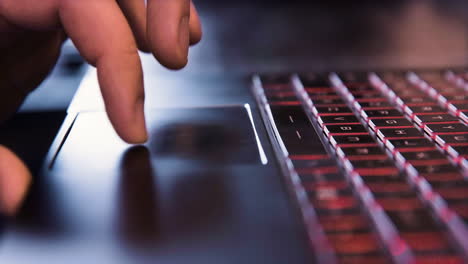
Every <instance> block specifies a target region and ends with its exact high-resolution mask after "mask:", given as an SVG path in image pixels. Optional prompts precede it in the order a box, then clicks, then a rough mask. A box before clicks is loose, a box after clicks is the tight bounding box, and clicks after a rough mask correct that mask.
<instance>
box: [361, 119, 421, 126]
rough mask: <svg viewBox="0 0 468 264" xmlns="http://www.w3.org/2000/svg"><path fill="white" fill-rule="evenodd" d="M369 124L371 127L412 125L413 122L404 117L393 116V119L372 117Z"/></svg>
mask: <svg viewBox="0 0 468 264" xmlns="http://www.w3.org/2000/svg"><path fill="white" fill-rule="evenodd" d="M369 126H371V127H372V128H374V129H375V128H392V127H405V128H411V127H414V125H413V123H411V122H410V121H408V120H407V119H406V118H394V119H372V120H370V121H369Z"/></svg>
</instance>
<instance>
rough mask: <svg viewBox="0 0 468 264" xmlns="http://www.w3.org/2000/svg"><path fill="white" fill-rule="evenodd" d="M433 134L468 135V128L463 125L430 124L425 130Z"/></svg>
mask: <svg viewBox="0 0 468 264" xmlns="http://www.w3.org/2000/svg"><path fill="white" fill-rule="evenodd" d="M424 129H425V130H426V131H428V132H429V133H432V134H436V135H438V134H445V135H451V134H452V135H453V134H468V127H467V126H466V125H464V124H462V123H455V124H429V125H426V127H425V128H424Z"/></svg>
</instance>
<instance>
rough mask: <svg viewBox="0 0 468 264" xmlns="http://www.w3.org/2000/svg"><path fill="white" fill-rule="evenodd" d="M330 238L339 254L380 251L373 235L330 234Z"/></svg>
mask: <svg viewBox="0 0 468 264" xmlns="http://www.w3.org/2000/svg"><path fill="white" fill-rule="evenodd" d="M328 238H329V240H330V243H331V244H332V247H334V248H335V250H336V252H337V253H338V254H366V253H371V252H376V251H378V250H379V244H378V242H377V241H376V239H375V237H374V236H373V234H372V233H349V234H329V235H328Z"/></svg>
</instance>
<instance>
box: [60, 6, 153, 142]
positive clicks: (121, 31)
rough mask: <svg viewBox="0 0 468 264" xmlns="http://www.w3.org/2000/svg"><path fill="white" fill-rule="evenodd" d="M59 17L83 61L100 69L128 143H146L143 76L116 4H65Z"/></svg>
mask: <svg viewBox="0 0 468 264" xmlns="http://www.w3.org/2000/svg"><path fill="white" fill-rule="evenodd" d="M61 3H62V4H61V5H60V7H59V15H60V18H61V21H62V24H63V27H64V28H65V31H66V32H67V34H68V36H69V37H70V38H71V39H72V41H73V42H74V44H75V45H76V47H77V48H78V50H79V51H80V53H81V54H82V55H83V57H84V58H85V59H86V60H87V61H88V62H89V63H90V64H92V65H95V66H96V67H97V72H98V79H99V85H100V87H101V92H102V96H103V99H104V103H105V106H106V111H107V114H108V116H109V119H110V121H111V123H112V125H113V126H114V128H115V130H116V132H117V133H118V134H119V136H120V137H121V138H122V139H123V140H125V141H127V142H129V143H143V142H145V141H146V140H147V132H146V124H145V119H144V111H143V108H144V106H143V104H144V90H143V73H142V68H141V62H140V58H139V56H138V49H137V45H136V43H135V39H134V38H133V35H132V31H131V29H130V27H129V25H128V23H127V21H126V20H125V17H124V15H123V14H122V12H121V10H120V8H119V6H118V5H117V3H116V1H114V0H101V1H95V0H80V1H76V0H64V1H62V2H61Z"/></svg>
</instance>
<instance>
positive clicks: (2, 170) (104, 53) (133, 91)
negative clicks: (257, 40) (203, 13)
mask: <svg viewBox="0 0 468 264" xmlns="http://www.w3.org/2000/svg"><path fill="white" fill-rule="evenodd" d="M146 2H147V3H146V4H145V0H41V1H40V4H38V2H37V0H0V52H1V53H2V54H1V55H0V94H1V96H0V122H2V121H4V120H6V119H7V118H9V117H10V116H11V115H12V114H13V113H14V112H15V111H16V110H17V108H18V107H19V106H20V105H21V103H22V102H23V100H24V99H25V97H26V96H27V94H28V93H29V92H31V91H32V90H33V89H34V88H35V87H37V86H38V85H39V84H40V83H41V82H42V81H43V80H44V78H45V77H46V76H47V75H48V73H49V72H50V71H51V69H52V68H53V66H54V65H55V63H56V61H57V58H58V56H59V54H60V48H61V46H62V43H63V42H64V41H65V40H66V39H67V38H70V39H71V40H72V41H73V43H74V44H75V46H76V47H77V48H78V50H79V52H80V54H81V55H82V56H83V58H84V59H85V60H86V61H87V62H88V63H89V64H91V65H93V66H95V67H96V68H97V72H98V80H99V84H100V87H101V92H102V95H103V99H104V103H105V106H106V111H107V114H108V117H109V119H110V121H111V123H112V125H113V126H114V128H115V130H116V132H117V134H118V135H119V136H120V137H121V138H122V139H123V140H124V141H126V142H128V143H133V144H139V143H143V142H145V141H146V140H147V138H148V135H147V131H146V124H145V119H144V111H143V109H144V89H143V74H142V68H141V62H140V58H139V56H138V50H141V51H144V52H151V53H152V54H153V55H154V57H155V58H156V59H157V60H158V61H159V62H160V63H161V64H162V65H164V66H166V67H167V68H169V69H180V68H183V67H184V66H185V65H186V64H187V57H188V51H189V46H190V45H193V44H196V43H198V42H199V41H200V39H201V36H202V30H201V24H200V20H199V17H198V14H197V11H196V9H195V6H194V5H193V3H192V2H191V1H190V0H147V1H146ZM30 179H31V175H30V173H29V171H28V170H27V169H26V166H25V165H24V164H23V162H21V160H20V159H19V158H18V157H16V156H15V155H14V154H13V153H12V152H11V151H9V150H7V149H6V148H4V147H2V146H0V212H2V213H4V214H8V215H11V214H14V212H15V211H16V210H17V208H18V206H19V204H20V202H21V200H22V197H23V196H24V194H25V193H26V190H27V187H28V185H29V182H30Z"/></svg>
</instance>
